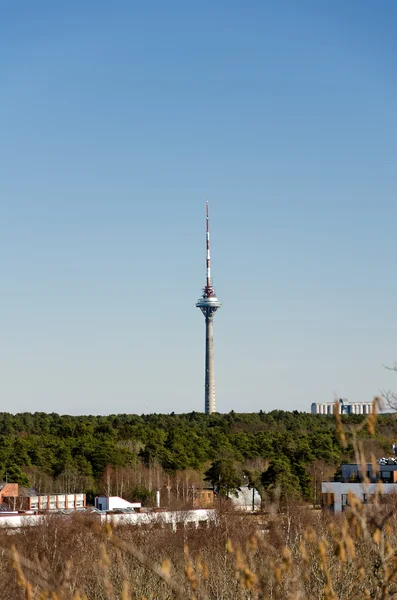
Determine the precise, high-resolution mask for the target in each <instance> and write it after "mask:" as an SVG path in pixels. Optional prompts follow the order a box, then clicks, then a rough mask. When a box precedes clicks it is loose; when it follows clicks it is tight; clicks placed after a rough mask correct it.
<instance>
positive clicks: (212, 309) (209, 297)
mask: <svg viewBox="0 0 397 600" xmlns="http://www.w3.org/2000/svg"><path fill="white" fill-rule="evenodd" d="M206 247H207V260H206V265H207V280H206V285H205V287H204V289H203V295H202V296H201V298H199V299H198V300H197V302H196V306H197V308H199V309H200V310H201V312H202V313H203V315H204V317H205V412H206V414H211V413H214V412H215V375H214V335H213V328H214V324H213V319H214V314H215V313H216V311H217V310H218V308H219V307H220V306H222V304H221V303H220V302H219V300H218V298H217V297H216V296H215V290H214V288H213V286H212V281H211V256H210V219H209V216H208V201H207V203H206Z"/></svg>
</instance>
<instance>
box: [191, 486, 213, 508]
mask: <svg viewBox="0 0 397 600" xmlns="http://www.w3.org/2000/svg"><path fill="white" fill-rule="evenodd" d="M213 504H214V490H213V489H212V488H198V489H196V490H194V493H193V508H201V507H203V508H206V507H207V506H212V505H213Z"/></svg>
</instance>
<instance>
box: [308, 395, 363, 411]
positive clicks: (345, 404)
mask: <svg viewBox="0 0 397 600" xmlns="http://www.w3.org/2000/svg"><path fill="white" fill-rule="evenodd" d="M338 405H339V414H340V415H370V414H371V413H372V412H373V410H374V407H373V404H372V402H349V401H348V400H346V399H345V398H340V399H339V400H338ZM334 406H335V402H313V403H312V406H311V413H312V415H333V414H334Z"/></svg>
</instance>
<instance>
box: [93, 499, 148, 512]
mask: <svg viewBox="0 0 397 600" xmlns="http://www.w3.org/2000/svg"><path fill="white" fill-rule="evenodd" d="M141 506H142V504H141V503H140V502H128V501H127V500H124V498H120V497H119V496H96V498H95V508H96V509H97V510H101V511H112V510H139V509H140V508H141Z"/></svg>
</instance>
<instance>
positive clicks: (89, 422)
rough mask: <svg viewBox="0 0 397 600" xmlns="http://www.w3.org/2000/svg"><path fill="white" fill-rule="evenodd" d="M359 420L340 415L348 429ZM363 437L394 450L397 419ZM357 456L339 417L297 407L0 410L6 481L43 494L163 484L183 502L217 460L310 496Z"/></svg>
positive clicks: (146, 495)
mask: <svg viewBox="0 0 397 600" xmlns="http://www.w3.org/2000/svg"><path fill="white" fill-rule="evenodd" d="M363 418H364V417H360V416H358V415H351V416H349V417H345V416H344V417H342V420H343V422H344V423H345V424H346V431H347V432H348V431H349V427H353V428H354V427H355V426H357V425H359V424H360V423H361V421H362V419H363ZM359 435H360V436H361V437H362V438H363V440H364V441H365V443H366V444H368V450H369V451H370V452H374V454H375V455H378V456H382V455H389V454H390V451H391V448H390V445H391V442H392V441H397V421H396V420H395V418H394V416H393V415H381V416H380V417H379V418H378V422H377V425H376V433H375V437H372V439H371V440H370V439H369V436H368V435H367V433H366V431H365V430H363V431H362V432H361V433H360V434H359ZM367 437H368V439H367ZM353 458H354V452H353V447H352V445H349V444H348V446H347V448H342V446H341V444H340V440H339V439H338V437H337V435H336V431H335V418H334V417H333V416H326V415H311V414H308V413H299V412H297V411H294V412H285V411H272V412H269V413H265V412H262V411H261V412H259V413H252V414H245V413H239V414H237V413H234V412H231V413H229V414H222V415H221V414H213V415H204V414H202V413H195V412H192V413H189V414H182V415H176V414H170V415H158V414H152V415H141V416H139V415H129V414H120V415H109V416H68V415H58V414H55V413H52V414H46V413H33V414H32V413H20V414H16V415H12V414H9V413H0V478H2V479H3V480H4V479H5V478H6V477H7V480H8V481H15V482H17V483H20V484H21V485H25V486H32V487H35V488H36V489H37V490H38V491H40V492H41V493H47V492H57V491H62V492H74V491H76V492H81V491H84V492H86V493H87V494H88V498H90V496H93V495H94V494H96V493H100V492H103V493H109V494H119V495H124V496H125V497H126V498H131V499H133V498H135V499H137V498H139V499H141V500H143V501H145V499H150V497H151V495H152V494H153V490H154V489H158V488H164V490H165V493H166V496H167V495H168V501H170V500H171V496H172V497H174V496H175V497H176V498H177V499H178V500H180V501H182V500H186V498H187V496H188V494H189V489H190V488H191V487H192V486H193V485H195V486H196V487H197V486H199V485H201V484H202V483H203V474H204V473H206V472H207V473H208V470H209V469H210V468H211V464H212V465H214V462H216V461H220V460H224V461H229V463H233V464H234V466H235V468H236V470H237V473H238V476H239V477H240V480H241V481H242V482H243V481H246V482H250V483H252V481H253V480H254V477H253V476H251V475H252V474H255V473H256V474H257V475H259V476H260V475H261V474H263V472H265V471H266V470H268V468H269V465H272V469H273V471H272V469H270V471H269V476H268V479H269V477H270V473H272V472H273V476H274V477H279V478H280V477H281V480H284V481H286V480H287V479H288V480H289V482H290V484H291V485H292V486H293V487H294V488H295V490H296V492H297V493H298V494H299V495H301V496H302V497H303V498H305V499H313V495H316V487H315V486H316V485H318V482H319V480H320V479H321V478H323V477H324V476H330V475H331V474H332V473H333V472H334V471H335V469H336V468H337V467H338V465H339V464H340V463H341V462H343V461H346V460H352V459H353ZM280 474H281V476H280ZM265 479H266V478H265ZM263 481H264V479H263V477H262V482H263ZM313 482H315V483H314V484H313ZM254 483H255V482H254ZM313 485H314V487H313Z"/></svg>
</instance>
